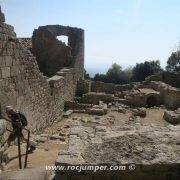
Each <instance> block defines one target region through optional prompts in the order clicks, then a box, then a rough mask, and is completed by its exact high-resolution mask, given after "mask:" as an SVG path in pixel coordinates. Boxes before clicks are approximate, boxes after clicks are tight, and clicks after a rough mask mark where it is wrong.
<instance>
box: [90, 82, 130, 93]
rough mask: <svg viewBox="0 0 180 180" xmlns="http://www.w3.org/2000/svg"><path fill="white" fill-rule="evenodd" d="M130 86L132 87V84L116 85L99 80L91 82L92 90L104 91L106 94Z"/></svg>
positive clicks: (123, 89)
mask: <svg viewBox="0 0 180 180" xmlns="http://www.w3.org/2000/svg"><path fill="white" fill-rule="evenodd" d="M132 88H133V84H124V85H118V84H112V83H104V82H99V81H92V82H91V91H92V92H104V93H107V94H114V93H115V92H118V91H125V90H130V89H132Z"/></svg>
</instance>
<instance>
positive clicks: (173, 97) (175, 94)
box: [150, 81, 180, 109]
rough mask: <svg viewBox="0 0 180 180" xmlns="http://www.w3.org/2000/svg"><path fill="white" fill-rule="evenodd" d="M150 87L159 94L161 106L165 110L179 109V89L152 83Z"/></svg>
mask: <svg viewBox="0 0 180 180" xmlns="http://www.w3.org/2000/svg"><path fill="white" fill-rule="evenodd" d="M150 85H151V87H152V88H153V89H155V90H157V91H159V92H160V94H161V98H162V101H163V104H164V105H165V106H166V107H167V108H171V109H177V108H179V107H180V89H179V88H174V87H172V86H170V85H167V84H165V83H163V82H156V81H152V82H151V83H150Z"/></svg>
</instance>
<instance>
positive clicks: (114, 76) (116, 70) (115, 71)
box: [106, 63, 123, 83]
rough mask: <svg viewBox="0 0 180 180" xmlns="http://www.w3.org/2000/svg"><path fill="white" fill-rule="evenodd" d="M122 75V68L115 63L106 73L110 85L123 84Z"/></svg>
mask: <svg viewBox="0 0 180 180" xmlns="http://www.w3.org/2000/svg"><path fill="white" fill-rule="evenodd" d="M122 75H123V71H122V67H121V66H120V65H118V64H116V63H114V64H112V66H111V68H109V70H108V71H107V73H106V76H107V81H108V82H110V83H122V79H121V76H122Z"/></svg>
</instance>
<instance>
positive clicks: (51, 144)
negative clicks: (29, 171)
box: [4, 108, 167, 170]
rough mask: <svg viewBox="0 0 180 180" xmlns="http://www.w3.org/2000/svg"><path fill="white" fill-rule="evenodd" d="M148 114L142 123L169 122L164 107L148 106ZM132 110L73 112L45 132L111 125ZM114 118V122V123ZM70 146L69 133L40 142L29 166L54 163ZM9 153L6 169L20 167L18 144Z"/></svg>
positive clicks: (30, 157)
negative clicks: (122, 111) (94, 113)
mask: <svg viewBox="0 0 180 180" xmlns="http://www.w3.org/2000/svg"><path fill="white" fill-rule="evenodd" d="M146 113H147V116H146V117H145V118H140V121H141V124H142V125H148V124H152V123H153V124H158V125H161V126H164V125H166V124H167V122H166V121H165V120H164V119H163V114H164V109H163V108H148V109H146ZM131 115H132V114H131V110H130V109H127V111H126V113H125V114H123V113H119V112H117V111H114V110H113V109H109V112H108V114H107V115H105V116H92V115H88V114H83V113H73V114H72V115H71V116H70V117H69V118H63V120H62V121H61V122H58V123H55V124H53V125H52V126H51V127H48V128H47V129H45V131H44V132H43V133H44V134H57V133H64V134H68V130H69V128H70V127H71V126H74V125H79V124H83V125H87V126H96V125H106V126H111V125H112V124H116V125H118V124H122V123H124V122H125V121H128V119H129V117H130V116H131ZM112 119H113V123H112ZM66 148H68V135H67V137H66V141H65V142H63V141H60V140H47V141H45V142H44V143H40V144H38V146H37V148H36V150H35V151H34V152H33V153H31V154H29V157H28V167H37V166H46V165H53V164H54V162H55V160H56V158H57V156H58V153H59V152H60V151H61V150H64V149H66ZM7 152H8V154H9V158H10V161H9V163H8V164H7V165H6V166H5V168H4V170H15V169H18V156H17V154H18V152H17V146H15V145H13V146H11V147H10V148H9V149H8V151H7ZM24 153H25V144H23V145H22V154H24ZM24 157H25V156H24V155H23V157H22V162H23V163H24Z"/></svg>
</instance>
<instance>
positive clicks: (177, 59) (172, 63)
mask: <svg viewBox="0 0 180 180" xmlns="http://www.w3.org/2000/svg"><path fill="white" fill-rule="evenodd" d="M166 70H167V71H170V72H176V71H180V50H177V51H176V52H173V53H172V54H171V56H170V57H169V59H168V61H167V66H166Z"/></svg>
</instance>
